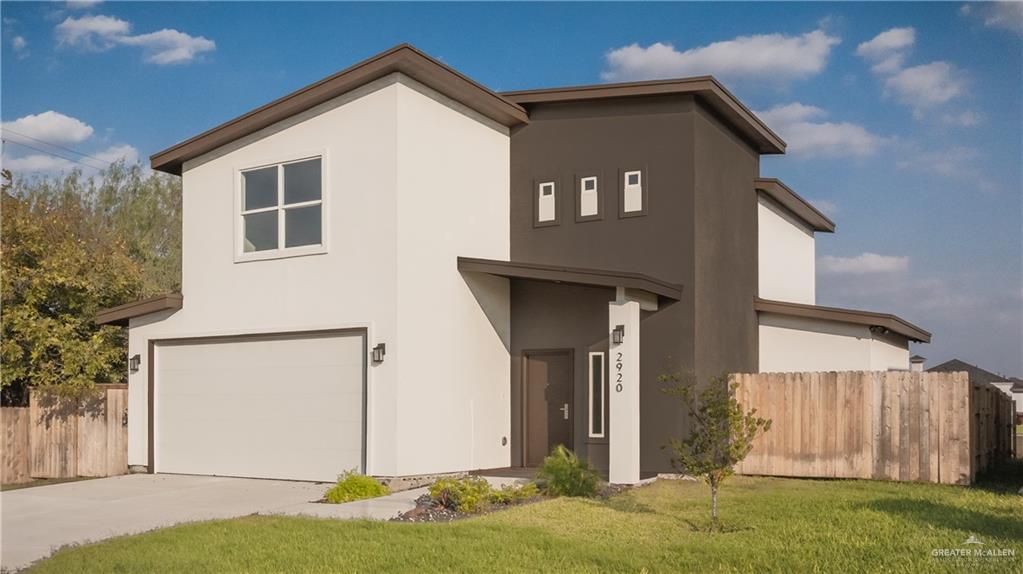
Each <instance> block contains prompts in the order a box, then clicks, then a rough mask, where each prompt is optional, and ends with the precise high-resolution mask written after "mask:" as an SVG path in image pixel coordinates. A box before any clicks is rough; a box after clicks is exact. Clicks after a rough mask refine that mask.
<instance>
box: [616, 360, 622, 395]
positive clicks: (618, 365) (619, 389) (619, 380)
mask: <svg viewBox="0 0 1023 574" xmlns="http://www.w3.org/2000/svg"><path fill="white" fill-rule="evenodd" d="M616 354H617V355H618V358H616V359H615V383H616V384H615V392H616V393H620V392H622V354H621V353H616Z"/></svg>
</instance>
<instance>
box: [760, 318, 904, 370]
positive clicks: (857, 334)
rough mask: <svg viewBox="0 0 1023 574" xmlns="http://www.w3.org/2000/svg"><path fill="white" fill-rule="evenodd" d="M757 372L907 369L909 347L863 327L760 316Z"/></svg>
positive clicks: (814, 320)
mask: <svg viewBox="0 0 1023 574" xmlns="http://www.w3.org/2000/svg"><path fill="white" fill-rule="evenodd" d="M759 329H760V332H759V336H760V372H762V373H772V372H774V373H778V372H804V371H872V370H881V371H884V370H889V369H909V345H908V343H907V342H905V341H904V340H903V342H902V343H901V345H900V344H899V343H898V341H897V340H896V339H895V338H892V339H891V340H882V339H880V338H878V337H876V336H875V335H874V334H872V333H871V332H870V328H869V327H866V326H863V325H852V324H847V323H835V322H830V321H820V320H816V319H807V318H802V317H789V316H784V315H776V314H772V313H761V314H760V328H759Z"/></svg>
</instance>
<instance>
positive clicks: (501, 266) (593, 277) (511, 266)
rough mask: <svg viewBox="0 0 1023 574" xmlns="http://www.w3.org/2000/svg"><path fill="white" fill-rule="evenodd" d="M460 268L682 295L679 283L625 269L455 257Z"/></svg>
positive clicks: (503, 274)
mask: <svg viewBox="0 0 1023 574" xmlns="http://www.w3.org/2000/svg"><path fill="white" fill-rule="evenodd" d="M458 270H459V271H477V272H481V273H490V274H491V275H499V276H501V277H510V278H517V279H535V280H538V281H552V282H554V283H567V284H571V285H595V286H600V287H625V288H627V289H640V290H643V291H646V292H648V293H652V294H654V295H657V296H660V297H665V298H668V299H672V300H674V301H678V300H679V299H681V298H682V286H681V285H678V284H675V283H669V282H667V281H663V280H661V279H656V278H654V277H650V276H649V275H643V274H642V273H630V272H627V271H609V270H606V269H589V268H584V267H565V266H563V265H545V264H541V263H523V262H519V261H498V260H495V259H475V258H472V257H459V258H458Z"/></svg>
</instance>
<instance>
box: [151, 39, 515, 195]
mask: <svg viewBox="0 0 1023 574" xmlns="http://www.w3.org/2000/svg"><path fill="white" fill-rule="evenodd" d="M392 72H400V73H403V74H405V75H407V76H409V77H410V78H413V79H415V80H416V81H418V82H421V83H422V84H424V85H426V86H428V87H430V88H432V89H434V90H437V91H438V92H440V93H442V94H444V95H445V96H447V97H449V98H451V99H452V100H454V101H457V102H458V103H460V104H462V105H464V106H466V107H468V108H470V109H472V110H474V111H476V112H477V113H480V114H482V115H484V116H486V117H488V118H490V119H492V120H494V121H496V122H499V123H501V124H503V125H505V126H508V127H513V126H516V125H519V124H523V123H528V122H529V114H528V113H526V110H525V109H523V108H522V107H521V106H519V105H518V104H517V103H515V102H512V101H510V100H508V99H507V98H505V97H503V96H501V95H500V94H498V93H496V92H493V91H491V90H489V89H488V88H486V87H484V86H482V85H481V84H479V83H477V82H475V81H474V80H472V79H471V78H469V77H467V76H465V75H463V74H462V73H460V72H458V71H457V70H455V69H454V68H451V67H450V66H448V65H446V64H443V63H442V62H439V61H437V60H435V59H433V58H431V57H430V56H428V55H426V54H425V53H423V52H422V51H420V50H419V49H417V48H415V47H414V46H412V45H410V44H399V45H398V46H395V47H393V48H391V49H389V50H386V51H384V52H381V53H379V54H376V55H375V56H371V57H369V58H367V59H365V60H362V61H361V62H358V63H356V64H354V65H352V66H350V67H348V68H345V69H344V70H341V71H340V72H336V73H334V74H331V75H330V76H327V77H326V78H323V79H321V80H318V81H316V82H313V83H312V84H309V85H307V86H304V87H302V88H299V89H298V90H295V91H293V92H291V93H288V94H286V95H284V96H282V97H280V98H277V99H275V100H273V101H271V102H269V103H267V104H264V105H262V106H259V107H257V108H255V109H253V110H250V111H248V112H245V113H244V114H242V115H240V116H237V117H235V118H233V119H230V120H228V121H226V122H224V123H222V124H220V125H217V126H215V127H213V128H210V129H208V130H206V131H204V132H202V133H200V134H198V135H196V136H193V137H191V138H188V139H186V140H184V141H182V142H179V143H177V144H175V145H173V146H171V147H169V148H166V149H164V150H161V151H159V152H156V153H154V154H153V155H151V156H149V161H150V165H151V167H152V168H153V169H155V170H157V171H163V172H165V173H170V174H173V175H180V174H181V169H182V165H183V164H184V162H186V161H188V160H190V159H193V158H195V157H199V156H200V155H202V154H204V153H208V152H210V151H212V150H215V149H217V148H219V147H221V146H223V145H226V144H228V143H230V142H232V141H234V140H237V139H239V138H242V137H245V136H247V135H249V134H252V133H255V132H257V131H259V130H261V129H263V128H266V127H268V126H271V125H273V124H275V123H277V122H279V121H282V120H284V119H287V118H289V117H291V116H293V115H295V114H298V113H301V112H303V111H305V110H307V109H310V108H312V107H314V106H316V105H319V104H321V103H323V102H326V101H329V100H331V99H333V98H335V97H338V96H340V95H343V94H345V93H347V92H350V91H351V90H354V89H356V88H358V87H359V86H362V85H364V84H367V83H369V82H371V81H373V80H376V79H378V78H380V77H383V76H386V75H387V74H390V73H392Z"/></svg>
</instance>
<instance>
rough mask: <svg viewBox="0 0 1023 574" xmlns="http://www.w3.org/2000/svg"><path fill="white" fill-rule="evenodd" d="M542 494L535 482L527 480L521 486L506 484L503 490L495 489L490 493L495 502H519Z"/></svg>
mask: <svg viewBox="0 0 1023 574" xmlns="http://www.w3.org/2000/svg"><path fill="white" fill-rule="evenodd" d="M539 495H540V489H539V488H537V487H536V483H535V482H527V483H526V484H523V485H521V486H515V485H513V484H506V485H504V486H502V487H501V490H495V491H493V492H492V493H491V494H490V502H492V503H494V504H505V505H508V504H519V503H522V502H525V501H527V500H529V499H530V498H535V497H537V496H539Z"/></svg>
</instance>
